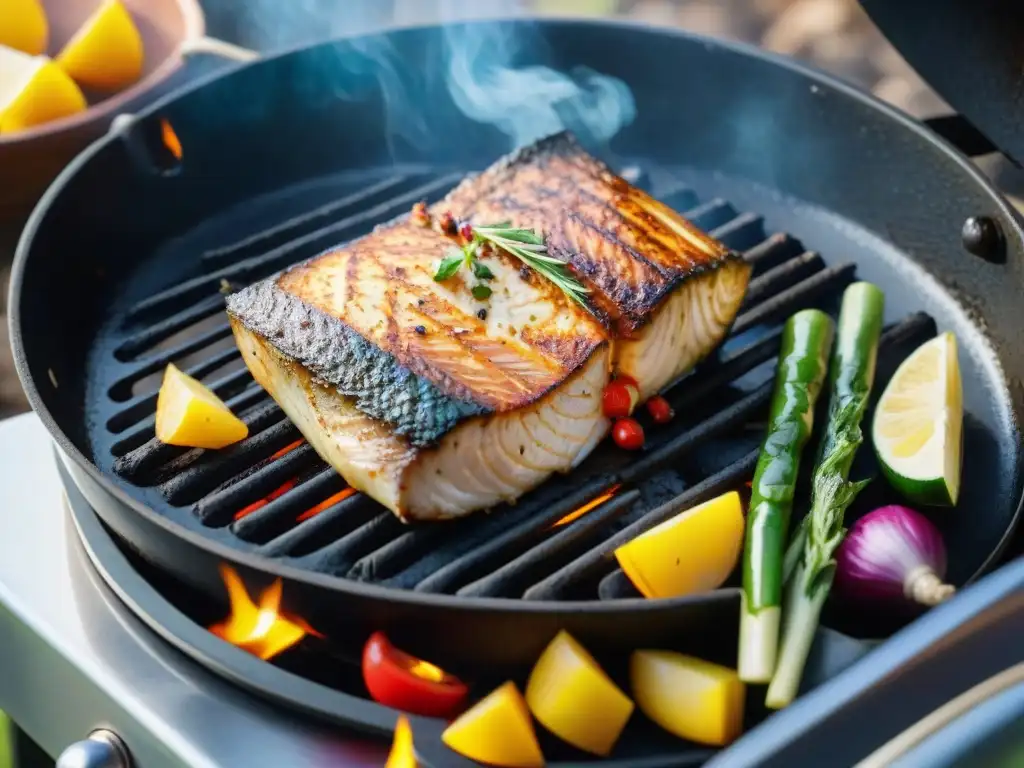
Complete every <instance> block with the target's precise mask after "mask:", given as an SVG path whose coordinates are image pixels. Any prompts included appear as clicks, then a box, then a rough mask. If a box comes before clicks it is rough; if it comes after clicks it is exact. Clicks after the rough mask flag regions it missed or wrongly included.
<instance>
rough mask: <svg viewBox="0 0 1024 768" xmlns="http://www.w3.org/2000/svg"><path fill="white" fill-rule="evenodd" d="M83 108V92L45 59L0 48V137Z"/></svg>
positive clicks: (58, 68)
mask: <svg viewBox="0 0 1024 768" xmlns="http://www.w3.org/2000/svg"><path fill="white" fill-rule="evenodd" d="M2 1H3V0H0V2H2ZM85 107H86V104H85V96H83V95H82V91H81V90H80V89H79V88H78V86H77V85H75V83H74V81H73V80H72V79H71V78H69V77H68V76H67V75H66V74H65V73H64V71H63V70H61V68H60V67H58V66H57V65H56V64H54V63H53V62H52V61H50V60H49V59H48V58H46V57H45V56H29V55H28V54H25V53H22V52H21V51H16V50H14V49H13V48H6V47H4V46H0V134H7V133H14V132H15V131H23V130H25V129H27V128H32V127H33V126H36V125H41V124H42V123H48V122H50V121H51V120H58V119H60V118H62V117H67V116H68V115H73V114H75V113H77V112H81V111H82V110H84V109H85Z"/></svg>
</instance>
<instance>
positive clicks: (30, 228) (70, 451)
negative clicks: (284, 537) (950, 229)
mask: <svg viewBox="0 0 1024 768" xmlns="http://www.w3.org/2000/svg"><path fill="white" fill-rule="evenodd" d="M489 23H512V24H525V23H529V24H536V25H538V26H540V27H545V26H555V25H559V24H572V25H577V26H579V25H583V26H600V27H611V28H626V29H632V30H639V31H643V32H647V33H650V34H655V35H661V36H668V37H679V38H683V39H687V40H689V41H690V42H693V43H699V44H702V45H703V46H704V47H705V48H706V49H707V50H708V51H709V52H710V51H713V50H714V49H716V48H717V49H722V50H727V51H730V52H732V53H734V54H738V55H742V56H750V57H753V58H755V59H758V60H760V61H761V62H762V65H765V66H768V65H771V66H781V67H784V68H786V69H789V70H791V71H793V72H794V73H796V74H798V75H800V76H802V77H804V78H807V79H809V80H811V81H816V82H818V83H820V84H821V85H823V86H825V87H827V88H829V89H832V90H834V91H837V92H839V93H841V94H843V95H844V96H847V97H850V98H853V99H856V100H858V101H860V102H862V103H863V104H865V105H866V106H868V107H871V108H874V109H876V110H879V111H881V112H882V113H883V114H884V115H885V116H886V117H887V118H888V119H890V120H894V121H895V122H897V123H898V124H900V125H901V126H902V127H903V128H904V129H906V130H909V131H911V132H913V133H914V134H916V135H917V136H919V137H920V138H921V139H922V140H924V141H927V142H930V143H932V144H934V145H936V146H937V147H939V148H941V150H942V152H943V153H944V154H946V155H947V156H948V158H949V159H950V160H952V161H953V162H954V163H956V165H957V166H958V167H959V168H960V169H961V170H962V171H963V172H965V173H966V174H967V175H968V176H969V177H971V179H972V180H973V181H974V183H975V184H977V185H979V186H981V187H983V188H985V189H986V190H987V191H988V192H989V193H990V194H991V197H992V199H993V200H994V201H995V202H996V203H997V205H999V206H1000V208H1001V212H1002V213H1003V214H1004V215H1006V216H1007V217H1008V218H1009V219H1011V220H1013V221H1015V222H1020V221H1021V217H1020V215H1019V214H1018V213H1017V212H1016V211H1015V210H1014V209H1013V207H1012V206H1011V205H1010V204H1009V203H1008V202H1007V201H1006V199H1005V198H1004V197H1003V195H1002V194H1001V193H999V192H998V190H996V189H995V188H994V187H993V186H992V184H991V183H990V182H989V180H988V179H987V178H986V177H985V175H984V174H983V173H982V172H981V170H980V169H979V168H978V167H977V166H975V165H974V164H973V163H971V162H970V160H968V158H966V157H965V156H964V155H963V154H962V153H960V152H959V151H958V150H957V149H956V148H955V147H953V145H951V144H950V143H949V142H947V141H945V140H944V139H942V138H941V137H940V136H938V135H937V134H935V133H934V132H933V131H931V130H930V129H928V127H927V126H925V125H923V124H922V123H921V122H919V121H917V120H916V119H914V118H913V117H911V116H910V115H908V114H907V113H905V112H903V111H902V110H900V109H898V108H896V107H894V106H892V105H891V104H888V103H886V102H884V101H882V100H880V99H878V98H877V97H875V96H873V95H872V94H870V93H867V92H865V91H863V90H861V89H859V88H857V87H855V86H853V85H851V84H849V83H846V82H844V81H842V80H840V79H838V78H836V77H833V76H832V75H829V74H827V73H825V72H822V71H820V70H818V69H816V68H814V67H811V66H808V65H806V64H804V63H802V62H798V61H795V60H794V59H791V58H788V57H785V56H781V55H778V54H775V53H771V52H768V51H764V50H762V49H761V48H758V47H757V46H754V45H749V44H745V43H737V42H734V41H725V40H717V39H713V38H709V37H707V36H704V35H698V34H694V33H691V32H687V31H685V30H680V29H665V28H661V27H657V26H655V25H653V24H650V23H647V22H642V21H641V22H638V21H624V20H618V19H573V18H568V19H566V18H550V17H545V18H542V19H522V18H514V17H513V18H502V19H486V20H476V21H467V22H459V23H457V24H456V25H447V26H471V25H481V24H489ZM442 26H445V25H437V24H422V25H409V26H403V27H394V28H389V29H387V30H381V31H378V32H374V33H364V34H358V35H357V34H353V35H343V36H341V37H338V38H335V39H334V40H332V41H326V42H323V43H317V44H315V45H305V46H297V47H295V48H291V49H288V50H285V51H281V52H277V53H274V54H273V55H270V56H267V57H266V58H261V59H258V60H257V61H254V62H251V63H247V64H241V65H238V66H237V67H236V66H233V67H230V68H229V69H227V70H222V71H219V72H214V73H212V74H211V75H208V76H206V77H203V78H200V79H197V80H196V81H195V82H193V83H190V84H188V85H186V86H183V87H182V88H180V89H178V90H176V91H174V92H172V93H170V94H168V95H167V96H166V97H164V98H162V99H160V100H159V101H157V102H155V103H153V104H152V105H150V106H149V107H147V108H146V109H144V110H142V111H140V112H138V113H134V115H133V117H135V118H136V119H145V118H148V117H150V116H152V115H155V114H158V113H159V112H160V111H161V110H162V109H163V108H164V107H165V106H166V105H167V104H169V103H171V102H173V101H176V100H177V99H179V98H181V97H183V96H185V95H186V94H188V93H191V92H193V91H195V90H198V89H200V88H202V87H203V86H205V85H206V84H207V83H209V82H212V81H214V80H217V79H219V78H221V77H227V76H230V75H231V73H232V72H234V71H236V70H238V69H241V68H243V67H258V66H261V65H263V64H264V63H268V62H273V61H275V60H277V59H281V58H284V57H287V56H291V55H294V54H296V53H298V52H301V51H305V50H312V49H316V48H321V47H327V46H333V45H336V44H337V42H339V41H342V40H348V39H360V38H368V37H375V36H381V35H389V36H390V35H392V34H395V33H401V32H403V31H410V30H428V29H440V28H441V27H442ZM116 138H117V131H116V130H111V131H109V132H108V133H107V134H106V135H105V136H103V137H101V138H99V139H97V140H96V141H95V142H94V143H93V144H92V145H90V146H89V147H88V148H87V149H85V150H84V151H83V152H82V153H81V154H79V155H78V157H76V158H75V159H74V160H73V161H72V162H71V163H69V164H68V166H67V167H66V168H65V169H64V170H63V171H62V172H61V173H60V175H59V176H57V178H56V179H55V180H54V182H53V184H51V186H50V187H49V188H48V189H47V190H46V192H45V193H44V195H43V196H42V198H41V199H40V201H39V203H38V204H37V205H36V207H35V209H34V210H33V211H32V214H31V215H30V217H29V219H28V221H27V223H26V225H25V228H24V230H23V231H22V234H21V237H20V239H19V241H18V246H17V249H16V251H15V255H14V261H13V264H12V266H11V277H10V289H9V294H8V307H9V319H8V326H9V330H10V338H11V348H12V351H13V356H14V365H15V370H16V372H17V374H18V378H19V380H20V382H21V386H22V389H23V390H24V391H25V395H26V397H27V399H28V402H29V404H30V406H31V407H32V410H33V411H34V412H35V413H36V414H37V416H38V417H39V419H40V420H41V421H42V423H43V425H44V426H45V427H46V429H47V431H48V432H49V433H50V436H51V438H52V439H53V440H54V442H55V443H56V445H57V446H58V448H59V449H60V452H61V454H62V456H63V457H65V459H67V458H70V459H71V460H73V461H74V463H75V464H77V465H78V466H79V467H80V468H81V470H83V471H84V472H85V473H86V475H88V476H89V477H90V479H92V480H93V481H94V482H96V483H97V485H98V486H99V487H100V488H101V489H102V490H103V492H105V493H107V494H108V495H109V496H111V497H112V500H113V501H114V502H115V503H118V504H120V505H122V506H126V507H128V508H129V509H131V510H132V511H133V512H134V513H136V514H139V515H141V516H142V517H143V518H144V519H145V520H146V521H147V522H148V523H152V524H156V525H157V526H158V527H160V528H163V529H164V530H165V531H166V532H168V533H170V534H172V535H174V536H176V537H178V538H179V539H180V540H183V541H185V542H187V543H188V544H190V545H192V546H195V547H198V548H199V549H202V550H205V551H206V552H207V553H208V554H210V555H213V556H216V557H218V558H220V559H221V560H223V561H225V562H229V563H235V564H237V565H242V566H244V567H246V568H249V569H252V570H255V571H258V572H261V573H264V574H266V575H269V576H273V577H279V578H282V579H289V580H294V581H299V582H303V583H305V584H307V585H309V586H312V587H318V588H325V589H330V590H332V591H334V592H337V593H340V594H341V595H345V594H348V595H353V596H360V597H367V598H373V599H379V600H385V601H386V600H395V599H398V600H401V601H402V602H405V603H407V604H412V605H417V606H420V607H425V608H434V607H436V608H442V607H446V608H463V609H475V610H479V611H484V612H500V613H507V612H512V613H516V614H522V613H560V612H564V611H576V610H586V611H587V612H590V613H604V612H611V613H618V612H623V611H625V612H633V611H647V610H651V611H660V610H663V609H665V608H670V607H674V606H676V605H680V604H685V603H689V602H700V601H703V600H707V599H708V598H709V596H711V595H713V594H715V593H704V594H702V595H696V596H691V597H684V598H675V599H671V600H655V601H651V600H645V599H643V598H625V599H621V600H609V601H602V600H573V601H526V600H522V599H520V598H505V597H472V596H460V595H448V594H434V593H427V592H417V591H414V590H407V589H399V588H394V587H386V586H381V585H378V584H373V583H367V582H360V581H354V580H351V579H346V578H344V577H341V576H333V575H327V574H322V573H318V572H313V571H307V570H304V569H301V568H295V567H292V566H290V565H287V564H285V563H282V562H280V561H278V560H275V559H273V558H269V557H264V556H262V555H259V554H254V553H250V552H243V551H240V550H237V549H232V548H230V547H228V546H226V545H223V544H220V543H219V542H215V541H211V540H209V539H207V538H205V537H203V536H201V535H200V534H197V533H194V532H192V531H189V530H188V529H186V528H185V527H183V526H181V525H178V524H177V523H175V522H174V521H172V520H170V519H168V518H166V517H164V516H162V515H159V514H157V513H156V512H154V511H153V510H151V509H150V508H149V507H148V506H146V505H145V504H143V503H142V502H140V501H138V500H137V499H135V498H134V497H132V496H131V495H130V494H129V493H127V492H126V491H125V490H124V489H122V488H120V487H119V486H118V485H116V484H115V483H113V482H112V481H111V480H110V479H109V478H108V477H107V476H106V474H104V473H103V472H102V471H101V470H100V469H99V467H97V466H96V465H95V464H94V463H93V462H91V461H90V460H89V459H88V457H86V456H85V454H84V453H82V452H81V451H80V450H79V449H78V447H77V446H76V445H75V444H74V443H73V442H72V441H71V440H70V439H69V438H68V436H67V435H66V434H65V433H64V430H62V429H61V428H60V426H59V425H58V424H57V421H56V419H54V417H53V415H52V414H51V413H50V410H49V409H48V408H47V407H46V405H45V403H44V402H43V398H42V396H41V395H40V393H39V388H38V387H37V386H36V384H35V381H34V379H33V377H32V374H31V371H30V370H29V365H28V360H27V355H26V350H25V345H24V342H23V338H22V333H21V312H22V307H21V300H20V296H21V285H22V281H23V278H24V272H25V269H26V264H27V262H28V259H29V252H30V248H31V244H32V241H33V240H34V238H35V236H36V233H37V232H38V230H39V229H40V227H41V226H42V224H43V222H44V220H45V218H46V215H47V213H48V212H49V209H50V207H51V205H52V203H53V202H54V201H55V200H56V199H57V198H58V197H59V196H60V194H61V193H62V192H63V189H64V187H65V186H66V185H67V183H68V182H69V181H70V180H71V179H72V178H74V177H75V176H76V175H77V174H78V172H79V171H80V170H81V169H82V168H83V167H85V166H86V165H87V164H88V163H89V162H90V160H91V159H92V158H93V156H94V155H96V154H98V153H99V152H101V151H102V150H103V149H104V148H105V147H106V146H107V145H108V144H109V143H111V142H113V141H115V140H116ZM907 258H908V259H909V258H912V257H910V256H909V255H908V256H907ZM957 304H958V305H959V306H960V307H961V309H962V310H965V311H966V307H964V306H963V304H962V303H961V302H959V301H957ZM1022 512H1024V494H1022V495H1021V497H1020V498H1019V499H1018V501H1017V507H1016V510H1015V512H1014V514H1013V518H1012V520H1011V521H1010V525H1009V526H1008V527H1007V530H1006V532H1005V533H1004V535H1003V537H1002V539H1001V540H1000V541H999V544H998V546H997V547H996V549H995V550H994V551H993V552H992V553H991V555H990V556H989V557H988V558H987V559H986V560H985V561H984V562H983V563H982V565H981V566H980V567H979V568H978V569H977V570H976V571H975V572H974V573H973V574H972V575H971V576H970V577H969V578H968V579H967V582H966V583H968V584H969V583H971V582H973V581H975V580H976V579H977V578H978V577H979V576H981V575H982V574H984V573H985V572H986V571H988V570H989V569H990V568H991V567H992V565H993V564H994V563H995V561H997V560H998V559H999V558H1000V557H1001V555H1002V553H1003V552H1004V551H1005V549H1006V547H1007V545H1008V544H1009V542H1010V540H1011V538H1012V536H1013V534H1014V532H1015V530H1016V528H1017V525H1018V523H1019V520H1020V517H1021V514H1022Z"/></svg>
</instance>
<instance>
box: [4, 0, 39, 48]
mask: <svg viewBox="0 0 1024 768" xmlns="http://www.w3.org/2000/svg"><path fill="white" fill-rule="evenodd" d="M49 39H50V25H49V23H48V22H47V21H46V11H44V10H43V4H42V3H41V2H39V0H0V45H6V46H9V47H11V48H16V49H17V50H19V51H23V52H25V53H28V54H31V55H32V56H38V55H39V54H41V53H44V52H45V51H46V44H47V42H48V41H49Z"/></svg>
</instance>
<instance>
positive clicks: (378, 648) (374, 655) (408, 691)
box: [363, 632, 469, 718]
mask: <svg viewBox="0 0 1024 768" xmlns="http://www.w3.org/2000/svg"><path fill="white" fill-rule="evenodd" d="M363 682H364V683H366V688H367V690H369V692H370V695H371V696H372V697H373V698H374V700H375V701H377V702H379V703H381V704H383V705H384V706H387V707H393V708H394V709H400V710H402V711H403V712H409V713H410V714H414V715H424V716H425V717H444V718H447V717H452V716H454V715H456V714H458V713H459V712H460V711H461V710H462V707H463V704H464V703H465V701H466V696H467V695H468V694H469V688H468V687H467V686H466V684H465V683H463V682H462V681H461V680H459V679H458V678H457V677H455V676H453V675H449V674H448V673H447V672H445V671H444V670H442V669H439V668H438V667H435V666H434V665H433V664H430V663H429V662H426V661H423V660H422V659H417V658H416V657H415V656H410V655H409V654H408V653H405V651H401V650H399V649H398V648H395V646H393V645H392V644H391V641H390V640H388V638H387V636H386V635H385V634H384V633H383V632H374V633H373V634H372V635H370V638H369V640H367V641H366V645H365V646H363Z"/></svg>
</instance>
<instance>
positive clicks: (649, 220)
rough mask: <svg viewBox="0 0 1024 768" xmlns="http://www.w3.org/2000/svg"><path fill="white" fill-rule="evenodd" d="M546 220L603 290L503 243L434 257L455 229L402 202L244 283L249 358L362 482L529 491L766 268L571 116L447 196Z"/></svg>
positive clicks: (511, 493) (388, 493)
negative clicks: (610, 157) (544, 269)
mask: <svg viewBox="0 0 1024 768" xmlns="http://www.w3.org/2000/svg"><path fill="white" fill-rule="evenodd" d="M442 212H450V213H451V214H452V215H453V216H454V217H455V218H456V219H457V220H459V221H469V222H470V223H472V224H474V225H477V226H488V225H493V224H496V223H499V222H501V223H503V224H504V223H506V222H508V223H510V225H511V226H514V227H517V228H528V229H533V230H535V231H536V232H537V233H539V234H541V235H543V237H544V240H545V245H546V248H547V251H548V253H549V254H551V255H553V256H555V257H557V258H559V259H561V260H563V261H565V262H566V263H567V264H569V265H571V267H570V269H571V271H572V273H573V274H574V275H575V276H576V277H577V278H578V279H579V281H580V282H581V283H582V284H583V285H584V286H585V287H586V289H587V290H588V291H589V293H588V294H587V297H586V298H587V302H586V303H587V306H585V307H584V306H581V305H580V304H578V303H576V302H574V301H573V300H571V299H570V298H569V297H567V296H566V295H565V294H564V293H562V291H561V290H560V289H559V288H558V287H557V286H556V285H555V284H554V283H552V282H551V281H549V280H548V279H547V278H546V277H544V276H543V275H541V274H539V273H537V272H535V271H534V270H532V269H530V268H528V267H525V266H524V265H523V263H522V262H520V261H519V260H518V259H517V258H516V257H515V256H513V255H511V254H509V253H507V252H505V251H501V250H498V251H492V252H489V253H487V254H486V255H484V256H481V257H480V261H481V263H483V264H485V265H486V266H487V267H488V269H489V270H490V272H491V273H493V278H492V279H490V280H488V281H487V282H486V284H487V286H488V287H489V288H490V289H491V295H490V296H489V297H488V298H486V299H480V300H478V299H477V298H474V296H473V293H472V288H473V286H474V285H476V284H477V283H479V282H480V281H479V280H478V279H477V278H475V277H474V275H473V271H472V270H471V269H469V268H468V267H463V268H462V269H460V270H459V271H458V272H457V273H456V274H455V275H454V276H452V277H450V278H448V279H446V280H443V281H441V282H438V281H435V280H434V274H435V272H436V269H437V266H438V264H439V263H440V261H441V260H442V259H443V258H444V257H445V255H446V253H450V250H451V248H452V247H453V246H454V245H455V243H454V241H453V239H452V238H449V237H447V236H445V235H444V234H442V233H440V232H439V231H437V230H436V229H435V228H432V227H425V226H422V225H421V224H419V223H417V221H415V220H414V218H413V217H409V216H404V217H401V218H400V219H398V220H396V221H393V222H390V223H388V224H384V225H381V226H379V227H377V228H376V229H375V230H374V231H373V232H372V233H370V234H369V235H367V236H365V237H363V238H361V239H359V240H356V241H354V242H352V243H349V244H347V245H344V246H340V247H338V248H334V249H331V250H329V251H327V252H326V253H323V254H321V255H319V256H317V257H315V258H313V259H311V260H309V261H307V262H304V263H302V264H299V265H297V266H295V267H292V268H290V269H288V270H286V271H284V272H282V273H280V274H278V275H276V276H274V277H271V278H269V279H267V280H264V281H262V282H260V283H257V284H255V285H252V286H250V287H248V288H246V289H244V290H243V291H240V292H238V293H236V294H234V295H232V296H230V297H229V298H228V314H229V317H230V320H231V326H232V329H233V331H234V334H235V339H236V341H237V343H238V345H239V348H240V349H241V351H242V354H243V357H244V359H245V362H246V365H247V366H248V367H249V369H250V371H251V372H252V374H253V376H254V377H255V378H256V380H257V381H258V382H259V383H260V384H261V385H262V386H263V387H264V388H265V389H266V390H267V391H268V392H269V393H270V394H271V396H272V397H273V398H274V399H275V400H276V401H277V402H278V403H279V404H280V406H281V407H282V409H283V410H284V411H285V413H286V414H287V415H288V417H289V418H290V419H291V420H292V421H293V422H295V424H296V425H297V426H298V428H299V430H300V431H301V432H302V434H303V435H304V436H305V437H306V439H307V440H308V441H309V442H310V444H311V445H312V446H313V447H314V448H315V449H316V451H317V452H318V453H319V454H320V455H321V456H322V457H323V458H324V460H325V461H327V462H328V463H330V464H331V465H332V466H333V467H335V468H336V469H337V470H338V472H339V473H340V474H341V475H342V476H343V477H344V478H345V480H346V482H348V483H349V484H350V485H351V486H352V487H353V488H356V489H357V490H359V491H362V492H364V493H366V494H368V495H369V496H371V497H373V498H374V499H376V500H377V501H379V502H380V503H381V504H383V505H385V506H386V507H388V508H389V509H391V510H392V511H394V512H395V513H396V514H397V515H398V516H399V517H400V518H402V519H403V520H424V519H441V518H450V517H459V516H462V515H465V514H468V513H469V512H472V511H474V510H478V509H484V508H487V507H492V506H494V505H496V504H498V503H501V502H513V501H515V500H516V499H517V498H519V497H520V496H522V495H523V494H524V493H526V492H527V491H529V490H530V489H532V488H534V487H536V486H537V485H539V484H540V483H542V482H543V481H544V480H545V479H546V478H548V477H549V476H550V475H551V474H552V473H554V472H566V471H569V470H570V469H572V468H573V467H575V466H576V465H577V464H579V463H580V462H581V461H582V460H583V459H584V458H586V456H587V455H588V454H589V453H590V452H591V451H592V450H593V448H594V447H595V446H596V445H597V444H598V443H599V442H600V441H601V439H602V438H603V437H604V436H605V435H606V434H607V432H608V429H609V427H610V424H609V422H608V420H607V419H606V418H605V417H604V415H603V414H602V412H601V395H602V391H603V389H604V386H605V384H607V382H608V381H609V379H610V378H611V377H612V376H616V375H629V376H632V377H633V378H634V379H636V381H637V382H638V385H639V389H640V394H641V398H642V399H646V398H647V397H648V396H650V395H652V394H654V393H656V392H657V391H659V390H661V389H662V388H664V387H665V386H666V385H667V384H669V383H670V382H672V381H673V380H674V379H676V378H678V377H679V376H681V375H682V374H684V373H686V372H687V371H688V370H689V369H690V368H691V367H692V366H693V365H694V364H695V363H696V362H697V361H698V360H700V359H701V358H702V357H704V356H705V355H707V354H708V353H709V352H711V351H712V350H713V349H714V348H715V346H716V345H717V344H718V343H719V342H721V340H722V339H723V338H724V336H725V334H726V332H727V331H728V328H729V326H730V325H731V323H732V321H733V319H734V318H735V316H736V313H737V311H738V310H739V306H740V303H741V302H742V300H743V296H744V293H745V291H746V286H747V282H748V280H749V276H750V267H749V265H747V264H746V263H745V262H744V261H743V260H742V259H741V258H740V257H739V256H738V255H737V254H735V253H733V252H730V251H729V250H728V249H727V248H725V247H724V246H723V245H722V244H720V243H718V242H717V241H715V240H713V239H712V238H710V237H709V236H707V235H706V234H704V233H702V232H701V231H699V230H698V229H697V228H696V227H694V226H693V225H692V224H690V223H689V222H687V221H686V220H685V219H683V218H682V217H681V216H679V214H677V213H676V212H674V211H672V210H671V209H669V208H667V207H666V206H664V205H663V204H661V203H660V202H658V201H656V200H654V199H653V198H651V197H650V196H649V195H647V194H646V193H644V192H643V191H641V190H639V189H636V188H635V187H632V186H630V185H629V184H628V183H627V182H626V181H624V180H623V179H622V178H620V177H618V176H616V175H615V174H614V173H612V172H611V170H609V169H608V168H607V167H606V166H605V165H604V164H603V163H601V162H600V161H598V160H596V159H595V158H593V157H591V156H590V155H588V154H587V153H586V152H585V151H583V150H582V149H581V148H580V147H579V146H578V145H577V144H576V142H575V141H574V140H573V139H572V137H571V136H570V135H568V134H565V133H563V134H557V135H555V136H553V137H550V138H548V139H544V140H542V141H540V142H538V143H536V144H534V145H531V146H529V147H527V148H524V149H521V150H519V151H517V152H515V153H513V154H512V155H510V156H508V157H507V158H505V159H503V160H501V161H499V162H498V163H496V164H495V165H493V166H491V167H490V168H489V169H487V170H486V171H484V172H483V173H481V174H479V175H477V176H474V177H471V178H467V179H466V180H465V181H464V182H463V183H462V184H460V185H459V186H458V187H456V188H455V189H454V190H453V191H452V192H450V193H449V194H448V196H447V197H446V198H445V199H444V200H442V201H440V202H439V203H437V204H436V205H434V206H432V208H431V209H430V213H431V215H432V216H433V217H434V218H435V219H436V218H437V217H438V216H440V215H441V213H442Z"/></svg>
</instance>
